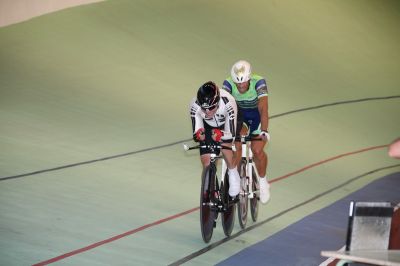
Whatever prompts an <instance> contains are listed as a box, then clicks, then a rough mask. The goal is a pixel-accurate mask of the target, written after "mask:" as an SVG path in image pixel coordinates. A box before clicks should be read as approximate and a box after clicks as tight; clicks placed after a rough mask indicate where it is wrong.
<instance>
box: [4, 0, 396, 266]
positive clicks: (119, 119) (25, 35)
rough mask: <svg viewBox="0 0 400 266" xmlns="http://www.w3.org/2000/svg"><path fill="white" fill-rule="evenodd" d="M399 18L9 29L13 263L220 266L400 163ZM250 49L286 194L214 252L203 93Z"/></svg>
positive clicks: (132, 17) (196, 16) (386, 14)
mask: <svg viewBox="0 0 400 266" xmlns="http://www.w3.org/2000/svg"><path fill="white" fill-rule="evenodd" d="M248 6H251V7H254V8H251V9H247V7H248ZM399 12H400V9H399V4H398V3H397V2H395V1H393V2H391V1H386V2H382V3H380V2H376V1H363V2H361V1H360V2H354V1H353V2H348V1H335V2H331V3H326V2H323V1H306V2H305V3H304V4H302V5H301V6H300V5H299V4H297V3H296V2H295V1H285V2H282V1H281V2H274V1H266V2H262V3H261V2H259V1H246V3H242V2H240V1H230V4H229V5H227V4H226V3H222V2H215V1H200V2H187V1H168V2H164V1H106V2H101V3H97V4H91V5H87V6H82V7H76V8H71V9H67V10H63V11H60V12H56V13H53V14H49V15H45V16H42V17H39V18H35V19H32V20H30V21H27V22H23V23H19V24H15V25H12V26H7V27H3V28H0V124H1V127H0V203H1V204H0V264H1V265H3V264H4V265H32V264H35V263H40V262H46V261H47V262H48V263H50V262H51V263H52V264H54V265H143V264H150V265H165V264H171V263H176V262H179V261H180V260H181V259H184V258H186V257H187V256H189V255H190V254H193V253H196V252H199V251H202V250H203V251H204V250H205V249H206V250H205V252H200V254H198V256H193V258H191V259H190V260H188V261H187V262H186V263H187V264H188V265H210V264H216V263H219V262H222V261H224V260H226V259H227V258H229V257H230V256H232V255H234V254H236V253H237V252H240V251H241V250H243V249H245V248H248V247H251V246H252V245H253V244H256V243H258V242H260V241H264V240H266V241H268V238H270V237H272V236H274V235H275V236H278V234H277V233H279V232H282V231H281V230H282V229H284V228H286V227H288V226H290V225H292V224H294V223H296V222H297V221H299V220H301V219H303V218H305V217H307V216H308V215H310V214H312V213H314V212H315V211H318V210H320V209H322V208H324V207H326V206H329V205H330V204H331V203H332V202H336V201H338V200H340V199H342V198H344V197H346V196H347V195H349V194H350V193H352V192H355V191H357V190H359V189H360V188H362V187H364V186H365V185H367V184H369V183H371V182H372V181H374V180H378V179H380V178H381V177H383V176H386V175H389V174H391V173H396V172H399V169H400V167H399V166H398V164H399V161H396V160H394V159H390V158H389V157H388V156H387V150H386V147H385V145H386V144H388V143H390V142H391V141H392V140H393V139H395V138H396V137H398V136H399V132H400V123H399V117H400V107H399V106H400V98H399V95H400V92H399V87H400V86H399V85H400V77H399V76H398V70H399V69H400V63H399V62H400V51H399V50H398V47H400V46H399V44H400V34H399V29H400V27H399V26H400V25H399V24H400V16H399ZM239 13H240V14H241V17H240V18H239V17H238V16H237V14H239ZM205 14H206V15H205ZM241 58H244V59H247V60H249V61H250V62H251V63H252V64H253V68H254V70H255V72H257V73H259V74H261V75H264V76H266V77H267V82H268V84H269V87H270V97H269V101H270V115H271V116H272V119H271V125H270V131H271V137H272V141H271V143H270V144H269V145H268V148H267V151H268V154H269V155H270V159H269V171H268V178H269V179H270V180H271V181H272V199H271V202H270V203H269V204H268V205H266V206H263V207H262V208H261V210H260V216H259V221H260V224H259V225H257V226H255V227H254V229H252V230H248V231H246V232H244V233H239V232H240V231H239V227H238V225H236V227H235V229H234V232H233V234H239V235H238V236H237V237H235V238H232V239H231V240H229V239H227V240H229V241H224V240H222V239H224V236H223V232H222V229H221V227H220V223H218V226H217V228H216V230H215V233H214V236H213V239H212V241H213V243H211V245H213V244H215V247H213V248H211V249H210V248H208V250H207V247H208V246H207V245H205V244H204V243H203V242H202V240H201V236H200V229H199V221H198V216H199V213H198V211H197V206H198V194H199V193H198V191H199V186H200V180H199V174H200V172H201V169H200V165H199V162H198V155H197V153H196V152H194V153H189V154H187V153H184V152H183V151H182V148H181V143H182V142H184V141H187V140H188V139H189V138H190V135H191V132H190V121H189V118H188V110H187V109H188V103H189V101H190V99H191V97H192V96H193V95H194V93H195V92H196V89H197V88H198V86H199V85H200V84H202V83H203V82H204V81H207V80H215V81H216V82H218V83H219V84H220V83H221V82H222V80H223V79H224V78H225V77H226V76H227V75H228V74H229V68H230V65H231V64H232V63H233V62H234V61H236V60H237V59H241ZM377 169H379V170H377ZM365 173H367V174H365ZM364 174H365V175H364ZM360 175H363V178H359V179H356V180H354V181H353V182H348V181H349V180H350V179H352V178H354V177H357V176H360ZM342 184H344V185H343V186H341V185H342ZM338 186H340V187H339V188H338V189H334V190H333V191H332V192H331V193H327V194H323V196H320V197H317V198H316V199H315V200H313V201H312V202H310V203H309V204H306V205H304V206H301V207H298V208H294V207H295V206H298V205H299V204H300V203H302V202H304V201H307V200H308V199H310V198H313V197H316V196H318V195H320V194H321V193H323V192H325V191H328V190H330V189H333V188H336V187H338ZM377 200H385V199H384V198H379V199H377ZM288 209H290V211H288V212H284V211H285V210H288ZM268 219H270V222H266V223H263V222H262V221H267V220H268ZM252 225H253V223H251V222H249V226H252ZM316 237H318V236H316ZM221 240H222V243H220V244H218V243H219V242H221ZM260 252H268V250H264V251H260ZM282 252H285V251H284V250H283V251H282ZM232 258H234V257H232ZM49 260H50V261H49ZM282 265H284V262H282Z"/></svg>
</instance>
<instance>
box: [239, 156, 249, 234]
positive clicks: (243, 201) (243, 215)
mask: <svg viewBox="0 0 400 266" xmlns="http://www.w3.org/2000/svg"><path fill="white" fill-rule="evenodd" d="M239 169H240V193H239V201H238V203H237V206H238V218H239V224H240V227H241V228H242V229H244V228H246V224H247V212H248V192H249V186H248V183H247V174H246V162H245V161H241V162H240V168H239Z"/></svg>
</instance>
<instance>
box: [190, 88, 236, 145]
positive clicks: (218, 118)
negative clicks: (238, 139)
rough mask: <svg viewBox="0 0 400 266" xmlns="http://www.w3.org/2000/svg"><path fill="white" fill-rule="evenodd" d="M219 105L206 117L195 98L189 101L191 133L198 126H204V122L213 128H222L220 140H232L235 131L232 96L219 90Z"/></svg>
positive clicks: (234, 105) (194, 131) (234, 112)
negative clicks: (222, 134)
mask: <svg viewBox="0 0 400 266" xmlns="http://www.w3.org/2000/svg"><path fill="white" fill-rule="evenodd" d="M219 92H220V99H219V106H218V109H217V111H216V112H215V114H214V116H213V117H210V118H208V117H206V115H205V113H204V112H203V110H202V109H201V107H200V105H199V103H198V102H197V98H196V97H195V98H193V100H192V101H191V102H190V107H189V108H190V117H191V119H192V129H193V135H194V134H195V133H196V132H197V130H199V129H200V128H204V122H205V123H207V124H208V125H210V126H211V127H213V128H221V127H222V126H224V127H223V128H222V131H223V132H224V136H223V137H222V140H232V139H233V138H234V137H235V133H236V131H235V130H236V118H237V105H236V101H235V99H234V98H233V96H232V95H231V94H230V93H229V92H227V91H225V90H219Z"/></svg>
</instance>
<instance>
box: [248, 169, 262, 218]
mask: <svg viewBox="0 0 400 266" xmlns="http://www.w3.org/2000/svg"><path fill="white" fill-rule="evenodd" d="M251 167H252V168H253V171H252V173H253V174H252V175H253V185H252V189H253V191H259V190H260V184H259V180H258V178H257V175H256V172H255V169H254V165H252V166H251ZM258 201H259V192H258V193H257V194H256V195H254V197H253V198H251V199H250V212H251V219H253V222H256V221H257V217H258Z"/></svg>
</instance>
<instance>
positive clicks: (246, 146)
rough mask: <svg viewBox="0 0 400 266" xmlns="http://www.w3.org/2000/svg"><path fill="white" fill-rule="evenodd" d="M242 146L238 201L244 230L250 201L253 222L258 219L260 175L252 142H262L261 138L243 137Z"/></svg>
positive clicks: (241, 137)
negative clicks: (254, 157)
mask: <svg viewBox="0 0 400 266" xmlns="http://www.w3.org/2000/svg"><path fill="white" fill-rule="evenodd" d="M237 139H238V140H240V142H241V145H242V159H241V160H240V164H239V175H240V187H241V191H240V193H239V200H238V203H237V205H238V218H239V224H240V227H241V228H242V229H244V228H245V227H246V224H247V214H248V206H249V204H248V202H249V199H250V212H251V218H252V220H253V222H255V221H257V217H258V202H259V200H260V175H259V174H258V171H257V168H256V165H255V163H254V161H253V152H252V150H251V142H252V141H261V140H262V139H261V138H255V137H252V136H251V135H242V136H240V138H237Z"/></svg>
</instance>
